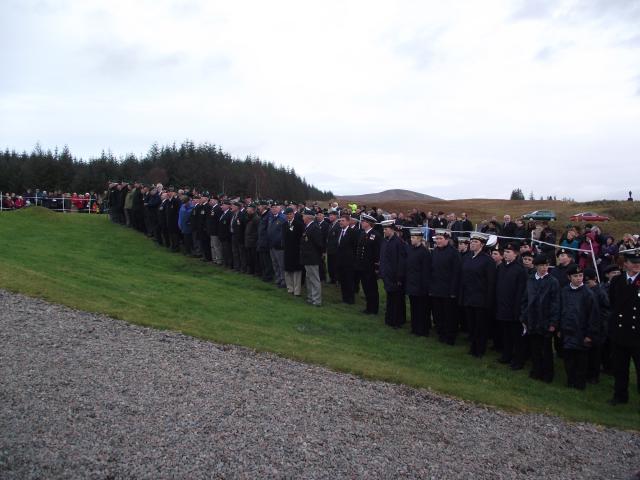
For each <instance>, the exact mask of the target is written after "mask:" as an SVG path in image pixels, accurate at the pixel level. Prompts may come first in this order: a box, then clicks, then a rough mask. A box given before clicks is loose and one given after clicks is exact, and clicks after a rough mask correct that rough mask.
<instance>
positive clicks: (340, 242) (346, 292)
mask: <svg viewBox="0 0 640 480" xmlns="http://www.w3.org/2000/svg"><path fill="white" fill-rule="evenodd" d="M350 221H351V215H349V213H347V212H346V210H345V211H344V213H343V214H342V215H341V216H340V220H339V222H338V223H339V228H338V238H337V240H336V254H335V255H336V260H335V262H336V278H337V279H338V282H339V283H340V292H341V293H342V301H343V302H344V303H347V304H350V305H351V304H353V303H354V302H355V262H356V246H357V243H358V231H357V230H355V229H353V228H350V226H349V223H350ZM329 238H331V235H330V236H329Z"/></svg>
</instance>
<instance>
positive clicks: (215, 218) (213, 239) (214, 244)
mask: <svg viewBox="0 0 640 480" xmlns="http://www.w3.org/2000/svg"><path fill="white" fill-rule="evenodd" d="M220 215H222V208H220V205H219V203H218V197H217V196H215V195H212V196H211V199H210V200H209V210H208V214H207V222H206V223H207V233H208V234H209V244H210V245H211V261H212V262H213V263H215V264H216V265H222V244H221V243H220V239H219V238H218V224H219V223H220Z"/></svg>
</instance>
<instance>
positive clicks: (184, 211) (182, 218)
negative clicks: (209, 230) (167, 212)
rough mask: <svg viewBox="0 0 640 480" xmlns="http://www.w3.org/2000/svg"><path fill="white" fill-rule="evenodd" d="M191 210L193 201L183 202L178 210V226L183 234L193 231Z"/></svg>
mask: <svg viewBox="0 0 640 480" xmlns="http://www.w3.org/2000/svg"><path fill="white" fill-rule="evenodd" d="M191 210H193V205H191V202H187V203H183V204H182V206H181V207H180V211H179V212H178V228H179V229H180V231H181V232H182V233H183V234H189V233H191V221H190V219H191Z"/></svg>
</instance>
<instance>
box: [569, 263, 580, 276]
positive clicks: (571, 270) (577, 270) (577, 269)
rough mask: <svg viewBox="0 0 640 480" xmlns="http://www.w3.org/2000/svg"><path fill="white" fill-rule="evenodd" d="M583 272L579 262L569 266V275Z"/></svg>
mask: <svg viewBox="0 0 640 480" xmlns="http://www.w3.org/2000/svg"><path fill="white" fill-rule="evenodd" d="M578 273H582V269H581V268H580V266H579V265H578V264H577V263H572V264H571V265H569V266H568V267H567V275H576V274H578Z"/></svg>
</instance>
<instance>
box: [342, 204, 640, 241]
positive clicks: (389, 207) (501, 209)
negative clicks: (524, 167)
mask: <svg viewBox="0 0 640 480" xmlns="http://www.w3.org/2000/svg"><path fill="white" fill-rule="evenodd" d="M357 198H358V197H338V202H339V203H340V204H341V205H346V204H347V203H356V204H358V205H367V206H372V205H374V204H373V203H371V202H370V201H368V202H361V201H358V200H357ZM375 206H376V207H380V208H383V209H384V210H386V211H388V212H405V213H407V212H409V211H410V210H411V209H412V208H417V209H418V210H420V211H424V212H428V211H432V212H434V213H437V212H438V211H443V212H445V213H449V212H454V213H455V214H456V215H460V213H462V212H465V213H467V215H468V216H469V219H470V220H471V222H472V223H473V224H474V225H476V224H478V223H480V222H481V221H482V220H489V219H491V217H496V218H497V219H498V220H499V221H501V220H502V217H503V216H504V215H505V214H509V215H511V217H513V218H514V219H515V218H518V217H520V216H522V215H523V214H525V213H529V212H531V211H533V210H553V211H554V212H555V213H556V215H557V216H558V220H557V221H556V222H551V223H552V225H553V226H554V228H556V229H563V228H564V227H565V226H566V225H568V224H571V223H572V222H570V221H569V217H570V216H571V215H574V214H576V213H580V212H587V211H591V212H597V213H601V214H603V215H607V216H609V217H611V221H610V222H600V223H599V225H600V227H601V228H602V230H603V231H604V232H606V233H610V234H611V235H613V236H614V237H615V238H616V239H619V238H621V237H622V235H623V234H624V233H634V234H635V233H639V231H640V202H626V201H615V200H598V201H591V202H565V201H560V200H501V199H487V198H469V199H464V200H439V201H437V200H434V201H428V200H390V201H379V202H376V203H375ZM582 225H584V223H583V224H582Z"/></svg>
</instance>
